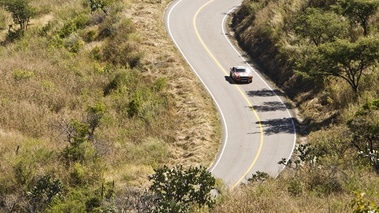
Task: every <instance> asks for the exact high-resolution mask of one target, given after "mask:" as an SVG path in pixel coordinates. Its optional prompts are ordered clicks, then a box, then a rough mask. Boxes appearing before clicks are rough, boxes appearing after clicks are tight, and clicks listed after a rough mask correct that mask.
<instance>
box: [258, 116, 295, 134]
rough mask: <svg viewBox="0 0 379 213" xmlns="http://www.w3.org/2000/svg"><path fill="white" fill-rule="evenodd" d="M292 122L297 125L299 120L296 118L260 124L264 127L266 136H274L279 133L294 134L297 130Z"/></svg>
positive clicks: (272, 120)
mask: <svg viewBox="0 0 379 213" xmlns="http://www.w3.org/2000/svg"><path fill="white" fill-rule="evenodd" d="M292 121H293V122H294V123H295V125H296V123H297V120H296V119H294V118H279V119H270V120H265V121H261V122H260V124H261V125H262V127H263V130H264V133H265V134H266V135H272V134H277V133H288V134H294V133H295V130H294V126H293V124H292ZM257 124H258V122H257Z"/></svg>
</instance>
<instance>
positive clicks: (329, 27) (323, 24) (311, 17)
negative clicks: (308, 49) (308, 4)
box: [294, 8, 348, 46]
mask: <svg viewBox="0 0 379 213" xmlns="http://www.w3.org/2000/svg"><path fill="white" fill-rule="evenodd" d="M294 26H295V27H294V29H295V32H296V33H297V34H298V35H300V36H301V37H303V38H307V39H309V40H310V41H311V42H312V43H313V44H315V45H316V46H318V45H320V44H322V43H325V42H332V41H334V40H335V39H336V38H345V37H346V35H347V30H348V23H347V22H346V21H345V20H344V19H343V18H342V17H340V16H339V15H337V14H336V13H334V12H329V11H326V12H325V11H323V10H321V9H317V8H307V9H306V10H305V13H301V14H300V15H299V16H298V17H297V18H296V19H295V23H294Z"/></svg>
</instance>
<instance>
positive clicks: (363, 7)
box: [338, 0, 379, 36]
mask: <svg viewBox="0 0 379 213" xmlns="http://www.w3.org/2000/svg"><path fill="white" fill-rule="evenodd" d="M338 4H339V9H340V10H341V12H342V14H344V15H346V16H349V17H350V19H351V21H352V22H355V21H358V22H359V23H360V25H361V26H362V28H363V34H364V36H367V35H368V34H369V26H368V21H369V18H370V17H371V16H373V15H375V13H376V12H377V11H378V8H379V1H378V0H340V1H338Z"/></svg>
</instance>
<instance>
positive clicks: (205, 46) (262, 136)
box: [192, 0, 264, 190]
mask: <svg viewBox="0 0 379 213" xmlns="http://www.w3.org/2000/svg"><path fill="white" fill-rule="evenodd" d="M213 1H214V0H211V1H208V2H207V3H205V4H204V5H203V6H201V7H200V8H199V10H197V11H196V13H195V16H194V17H193V21H192V23H193V27H194V28H195V32H196V35H197V37H198V39H199V41H200V43H201V44H202V45H203V47H204V49H205V50H206V51H207V52H208V54H209V56H210V57H211V58H212V59H213V61H214V62H216V64H217V66H218V67H219V68H220V69H221V70H222V72H223V73H224V74H225V75H228V72H227V71H226V70H225V69H224V68H223V67H222V66H221V64H220V62H218V60H217V59H216V57H215V56H214V55H213V54H212V52H211V51H210V50H209V49H208V47H207V45H205V43H204V41H203V39H202V38H201V36H200V34H199V32H198V30H197V27H196V19H197V16H198V14H199V13H200V11H201V10H203V9H204V8H205V7H206V6H207V5H208V4H210V3H211V2H213ZM236 88H237V89H238V91H239V92H240V93H241V95H242V97H244V99H245V100H246V102H247V103H248V105H249V107H250V108H251V110H252V112H253V114H254V116H255V118H256V119H257V121H258V126H259V129H260V133H261V137H260V143H259V148H258V150H257V154H256V155H255V157H254V160H253V162H252V163H251V165H250V166H249V168H248V169H247V170H246V172H245V173H244V174H243V175H242V177H241V178H240V179H239V180H238V181H237V182H236V183H234V184H233V185H232V187H231V190H232V189H234V188H235V187H236V186H237V185H238V184H239V183H240V182H241V181H242V180H243V179H244V178H245V177H246V176H247V175H248V173H249V172H250V170H251V169H252V168H253V166H254V165H255V163H256V162H257V160H258V157H259V155H260V153H261V151H262V148H263V139H264V132H263V127H262V124H261V121H260V119H259V116H258V114H257V112H256V111H255V109H254V107H253V105H252V104H251V103H250V101H249V99H248V98H247V96H246V94H245V93H244V92H243V91H242V90H241V88H240V87H239V86H238V85H236Z"/></svg>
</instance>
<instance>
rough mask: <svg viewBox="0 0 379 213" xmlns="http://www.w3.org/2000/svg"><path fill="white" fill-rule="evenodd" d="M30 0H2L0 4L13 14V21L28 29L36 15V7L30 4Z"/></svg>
mask: <svg viewBox="0 0 379 213" xmlns="http://www.w3.org/2000/svg"><path fill="white" fill-rule="evenodd" d="M29 2H30V0H0V5H1V6H3V7H5V9H6V10H7V11H8V12H10V13H11V14H12V18H13V21H14V22H15V23H17V24H18V25H19V26H20V29H21V30H26V29H27V28H28V24H29V21H30V18H32V17H33V16H34V15H35V12H34V8H32V7H31V6H29Z"/></svg>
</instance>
